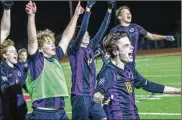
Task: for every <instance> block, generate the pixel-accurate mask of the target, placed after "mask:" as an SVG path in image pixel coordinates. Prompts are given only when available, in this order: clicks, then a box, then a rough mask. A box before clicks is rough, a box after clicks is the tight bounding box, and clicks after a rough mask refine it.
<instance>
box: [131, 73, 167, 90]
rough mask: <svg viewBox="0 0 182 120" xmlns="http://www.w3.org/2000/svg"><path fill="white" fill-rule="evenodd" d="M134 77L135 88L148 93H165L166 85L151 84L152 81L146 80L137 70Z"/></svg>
mask: <svg viewBox="0 0 182 120" xmlns="http://www.w3.org/2000/svg"><path fill="white" fill-rule="evenodd" d="M134 77H135V81H134V86H135V88H142V89H144V90H145V91H148V92H155V93H163V91H164V85H161V84H158V83H154V82H151V81H149V80H147V79H145V78H144V77H143V76H141V75H140V74H139V73H138V72H137V71H136V70H135V76H134Z"/></svg>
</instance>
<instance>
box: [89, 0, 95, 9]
mask: <svg viewBox="0 0 182 120" xmlns="http://www.w3.org/2000/svg"><path fill="white" fill-rule="evenodd" d="M95 3H96V1H93V0H88V1H87V7H88V8H92V7H93V6H94V4H95Z"/></svg>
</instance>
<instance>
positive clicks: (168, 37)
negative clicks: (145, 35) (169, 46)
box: [164, 36, 175, 41]
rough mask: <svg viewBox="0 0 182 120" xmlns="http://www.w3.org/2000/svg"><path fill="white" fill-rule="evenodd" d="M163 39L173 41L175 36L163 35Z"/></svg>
mask: <svg viewBox="0 0 182 120" xmlns="http://www.w3.org/2000/svg"><path fill="white" fill-rule="evenodd" d="M164 39H165V40H167V41H175V38H174V37H173V36H165V38H164Z"/></svg>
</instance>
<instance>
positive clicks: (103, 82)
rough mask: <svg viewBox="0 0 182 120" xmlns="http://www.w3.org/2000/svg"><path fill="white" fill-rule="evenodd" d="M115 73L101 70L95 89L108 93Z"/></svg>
mask: <svg viewBox="0 0 182 120" xmlns="http://www.w3.org/2000/svg"><path fill="white" fill-rule="evenodd" d="M113 78H114V77H113V74H109V73H108V72H106V71H105V70H103V71H101V72H100V73H99V75H98V77H97V87H96V89H95V93H96V92H100V93H102V94H105V93H107V91H108V89H109V88H110V86H111V85H112V83H111V82H110V81H112V79H113Z"/></svg>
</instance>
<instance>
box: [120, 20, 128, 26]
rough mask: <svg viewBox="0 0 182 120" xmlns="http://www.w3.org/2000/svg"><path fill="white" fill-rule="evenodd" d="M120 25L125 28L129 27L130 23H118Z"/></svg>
mask: <svg viewBox="0 0 182 120" xmlns="http://www.w3.org/2000/svg"><path fill="white" fill-rule="evenodd" d="M120 25H122V26H125V27H127V26H129V25H130V23H127V22H123V21H120Z"/></svg>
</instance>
